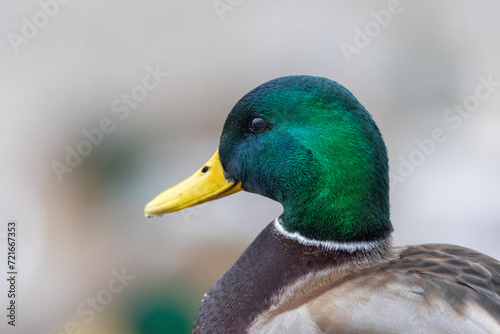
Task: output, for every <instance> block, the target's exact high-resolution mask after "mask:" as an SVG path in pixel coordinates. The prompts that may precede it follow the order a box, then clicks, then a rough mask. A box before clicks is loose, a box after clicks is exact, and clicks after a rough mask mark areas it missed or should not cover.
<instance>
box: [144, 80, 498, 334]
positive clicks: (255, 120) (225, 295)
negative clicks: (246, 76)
mask: <svg viewBox="0 0 500 334" xmlns="http://www.w3.org/2000/svg"><path fill="white" fill-rule="evenodd" d="M388 170H389V167H388V158H387V152H386V147H385V144H384V141H383V139H382V136H381V134H380V131H379V129H378V127H377V125H376V124H375V122H374V121H373V119H372V117H371V116H370V114H369V113H368V112H367V111H366V109H365V108H364V107H363V106H362V105H361V104H360V102H358V100H357V99H356V98H355V97H354V96H353V95H352V94H351V92H349V91H348V90H347V89H346V88H344V87H343V86H341V85H340V84H338V83H336V82H334V81H332V80H329V79H326V78H321V77H313V76H287V77H281V78H277V79H274V80H271V81H269V82H267V83H264V84H262V85H261V86H259V87H257V88H255V89H253V90H252V91H250V92H249V93H248V94H246V95H245V96H243V98H241V100H239V101H238V102H237V103H236V105H235V106H234V107H233V109H232V110H231V112H230V113H229V116H228V117H227V120H226V122H225V124H224V128H223V130H222V135H221V138H220V143H219V148H218V150H217V151H216V153H215V154H214V155H213V157H212V158H211V159H210V160H209V161H208V162H207V163H206V164H205V165H203V166H202V167H201V168H200V169H199V170H198V171H197V172H196V173H195V174H194V175H192V176H191V177H190V178H188V179H187V180H185V181H184V182H182V183H180V184H178V185H176V186H174V187H173V188H170V189H168V190H166V191H165V192H163V193H161V194H160V195H158V196H157V197H156V198H155V199H153V200H152V201H151V202H150V203H149V204H147V206H146V208H145V214H146V216H156V215H163V214H165V213H170V212H174V211H178V210H182V209H185V208H188V207H191V206H193V205H197V204H200V203H204V202H207V201H212V200H214V199H218V198H222V197H224V196H228V195H231V194H234V193H236V192H238V191H240V190H245V191H249V192H252V193H256V194H260V195H262V196H265V197H268V198H270V199H272V200H275V201H278V202H279V203H281V204H282V206H283V213H282V214H281V215H280V216H279V217H278V218H276V219H275V220H274V221H272V222H271V223H270V224H269V225H268V226H267V227H266V228H265V229H264V230H263V231H262V232H261V233H260V234H259V235H258V236H257V238H256V239H255V241H253V243H252V244H251V245H250V246H249V247H248V248H247V249H246V250H245V252H244V253H243V254H242V255H241V257H240V258H239V259H238V260H237V261H236V263H235V264H234V265H233V266H232V267H231V268H230V269H229V270H228V271H227V272H226V273H225V274H224V275H223V276H222V277H221V278H220V279H219V280H218V281H217V282H216V283H215V285H214V286H213V287H212V289H211V290H210V291H209V292H208V293H207V294H206V295H205V297H204V299H203V301H202V304H201V308H200V310H199V313H198V315H197V317H196V320H195V323H194V328H193V333H308V334H309V333H500V262H498V261H497V260H495V259H493V258H491V257H488V256H486V255H484V254H481V253H478V252H476V251H473V250H471V249H467V248H463V247H459V246H454V245H446V244H425V245H418V246H404V247H394V246H393V243H392V238H391V234H392V231H393V227H392V224H391V221H390V218H389V176H388V175H389V174H388Z"/></svg>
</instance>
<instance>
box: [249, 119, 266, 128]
mask: <svg viewBox="0 0 500 334" xmlns="http://www.w3.org/2000/svg"><path fill="white" fill-rule="evenodd" d="M266 125H267V122H266V121H265V120H264V119H263V118H260V117H256V118H253V119H252V120H250V124H249V125H248V128H249V129H250V131H252V132H262V131H264V129H265V128H266Z"/></svg>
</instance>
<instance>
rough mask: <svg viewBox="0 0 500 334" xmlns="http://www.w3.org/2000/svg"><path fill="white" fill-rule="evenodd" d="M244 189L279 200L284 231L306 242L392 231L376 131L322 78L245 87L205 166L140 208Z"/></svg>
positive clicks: (156, 211) (176, 205)
mask: <svg viewBox="0 0 500 334" xmlns="http://www.w3.org/2000/svg"><path fill="white" fill-rule="evenodd" d="M242 189H243V190H245V191H249V192H252V193H256V194H260V195H263V196H266V197H268V198H271V199H273V200H275V201H278V202H280V203H281V204H282V205H283V214H282V215H281V216H280V223H281V224H282V226H283V228H284V229H285V230H286V231H288V232H290V233H298V234H300V235H301V236H303V237H305V238H309V239H312V240H325V241H336V242H354V241H373V240H380V239H384V238H385V237H387V236H388V234H390V232H392V225H391V223H390V219H389V174H388V160H387V151H386V147H385V144H384V141H383V139H382V136H381V134H380V131H379V129H378V128H377V126H376V124H375V122H374V121H373V119H372V118H371V116H370V114H369V113H368V112H367V111H366V110H365V108H364V107H363V106H362V105H361V104H360V103H359V102H358V100H357V99H356V98H355V97H354V96H353V95H352V94H351V93H350V92H349V91H348V90H347V89H346V88H344V87H343V86H342V85H340V84H338V83H336V82H334V81H332V80H329V79H326V78H321V77H313V76H287V77H281V78H277V79H274V80H271V81H269V82H267V83H264V84H262V85H261V86H259V87H257V88H255V89H254V90H252V91H250V92H249V93H248V94H246V95H245V96H244V97H243V98H241V100H239V101H238V103H237V104H236V105H235V106H234V107H233V109H232V110H231V112H230V113H229V116H228V117H227V119H226V122H225V124H224V128H223V131H222V135H221V138H220V144H219V149H218V150H217V152H216V153H215V154H214V156H213V157H212V158H211V159H210V160H209V162H207V164H205V165H204V166H203V167H202V168H200V170H198V171H197V172H196V173H195V174H194V175H193V176H191V177H190V178H189V179H187V180H186V181H184V182H182V183H181V184H179V185H177V186H175V187H173V188H170V189H169V190H167V191H165V192H163V193H162V194H160V195H159V196H158V197H156V198H155V199H154V200H153V201H151V202H150V203H149V204H148V205H147V206H146V209H145V213H146V215H150V216H151V215H160V214H164V213H168V212H173V211H178V210H181V209H184V208H187V207H190V206H193V205H196V204H200V203H204V202H206V201H209V200H214V199H218V198H221V197H224V196H227V195H230V194H233V193H235V192H237V191H239V190H242Z"/></svg>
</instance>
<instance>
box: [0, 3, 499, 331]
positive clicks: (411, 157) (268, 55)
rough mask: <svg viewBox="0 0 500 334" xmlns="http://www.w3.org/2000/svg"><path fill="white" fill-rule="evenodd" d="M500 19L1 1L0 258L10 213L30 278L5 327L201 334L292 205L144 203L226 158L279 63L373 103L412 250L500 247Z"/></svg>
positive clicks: (392, 8) (399, 231) (413, 8)
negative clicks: (244, 258)
mask: <svg viewBox="0 0 500 334" xmlns="http://www.w3.org/2000/svg"><path fill="white" fill-rule="evenodd" d="M44 13H45V14H44ZM387 13H389V15H385V14H387ZM499 17H500V2H498V1H495V0H474V1H472V0H470V1H452V0H442V1H439V2H436V1H413V2H412V1H409V0H401V1H400V2H397V1H373V0H363V1H361V0H360V1H347V0H346V1H331V0H328V1H326V0H325V1H294V0H292V1H291V0H287V1H285V0H279V1H273V2H270V1H266V2H265V1H257V2H256V1H245V0H243V1H242V0H217V1H212V0H207V1H195V2H191V1H131V0H121V1H116V0H110V1H105V2H104V1H95V0H94V1H93V0H89V1H81V0H80V1H78V0H73V1H69V2H67V3H66V1H62V0H61V1H60V2H57V1H55V0H53V1H49V0H42V1H41V2H37V1H7V0H4V1H2V2H1V3H0V29H1V30H0V36H2V38H1V39H0V50H1V53H0V57H1V58H0V108H1V109H0V114H1V122H0V126H1V129H0V156H1V164H0V190H1V191H0V199H1V205H0V228H1V229H2V230H0V238H1V237H2V234H3V240H2V239H0V248H1V249H2V254H1V255H0V256H3V257H5V252H6V250H5V248H6V242H5V233H6V225H7V222H8V221H9V220H11V219H14V220H16V221H17V223H18V263H17V265H18V270H19V277H18V287H17V290H18V291H17V292H18V297H17V307H18V309H17V316H18V318H17V323H16V325H17V326H16V327H15V328H13V327H11V326H8V325H7V323H6V317H5V314H4V313H6V311H0V319H2V320H0V321H1V322H0V332H1V333H47V334H48V333H53V334H55V333H159V332H164V333H187V332H190V326H191V323H192V321H193V318H194V316H195V314H196V311H197V308H198V307H199V304H200V300H201V298H202V297H203V294H204V293H205V292H206V291H207V290H208V289H209V288H210V287H211V286H212V284H213V283H214V282H215V280H216V279H217V278H218V277H219V276H220V275H222V273H223V272H224V271H225V270H227V269H228V268H229V267H230V265H231V264H232V263H233V262H234V261H235V260H236V259H237V258H238V256H239V255H240V254H241V252H242V251H243V250H244V249H245V248H246V247H247V246H248V245H249V243H250V242H251V241H252V240H253V239H254V238H255V237H256V235H257V234H258V233H259V231H260V230H261V229H263V227H264V226H265V225H266V224H267V223H268V222H270V221H271V220H273V219H274V218H275V217H276V216H277V215H279V214H280V212H281V207H280V205H279V204H277V203H274V202H272V201H270V200H268V199H265V198H262V197H259V196H256V195H253V194H247V193H239V194H237V195H235V196H232V197H229V198H226V199H223V200H219V201H216V202H213V203H209V204H206V205H203V206H201V207H196V208H193V209H189V210H186V211H184V212H180V213H174V214H170V215H168V216H164V217H162V218H156V219H145V218H144V216H143V208H144V205H145V204H146V203H147V202H148V201H149V200H151V199H152V198H153V197H154V196H156V195H157V194H159V193H160V192H161V191H163V190H164V189H166V188H168V187H170V186H172V185H174V184H176V183H177V182H179V181H181V180H183V179H184V178H186V177H188V176H189V175H191V173H192V172H194V171H195V170H196V169H198V168H199V167H200V166H201V165H202V164H203V163H204V162H205V161H206V160H207V159H208V158H209V157H210V156H211V155H212V154H213V152H214V151H215V149H216V148H217V145H218V140H219V134H220V131H221V129H222V125H223V123H224V120H225V117H226V115H227V114H228V112H229V111H230V109H231V108H232V106H233V105H234V104H235V103H236V102H237V100H238V99H239V98H240V97H242V96H243V95H244V94H245V93H247V92H248V91H249V90H251V89H252V88H254V87H256V86H257V85H259V84H261V83H263V82H266V81H268V80H270V79H273V78H276V77H279V76H284V75H291V74H310V75H317V76H324V77H328V78H331V79H333V80H336V81H338V82H339V83H341V84H343V85H344V86H346V87H347V88H348V89H349V90H351V91H352V92H353V94H354V95H355V96H356V97H357V98H358V99H359V100H360V101H361V103H362V104H363V105H364V106H365V107H366V108H367V109H368V110H369V111H370V112H371V113H372V115H373V117H374V119H375V120H376V121H377V123H378V125H379V127H380V128H381V131H382V132H383V135H384V138H385V140H386V143H387V146H388V149H389V154H390V160H391V170H392V176H393V179H392V187H393V189H392V200H391V203H392V222H393V224H394V227H395V233H394V239H395V241H396V243H397V244H418V243H429V242H441V243H453V244H459V245H463V246H466V247H470V248H474V249H476V250H479V251H481V252H484V253H486V254H488V255H491V256H493V257H496V258H500V244H499V236H500V205H499V204H500V189H499V185H500V173H499V169H500V87H499V86H498V85H499V84H498V83H499V82H500V20H499V19H498V18H499ZM30 25H31V26H30ZM23 34H24V35H23ZM26 36H28V37H26ZM346 50H348V51H346ZM151 72H153V73H155V72H156V79H155V76H152V75H151V74H150V73H151ZM166 73H168V75H167V74H166ZM148 75H149V77H148ZM488 81H490V84H488V85H485V84H484V83H485V82H488ZM495 83H496V85H495ZM477 92H479V93H480V95H479V97H480V98H479V97H478V95H477V94H478V93H477ZM126 96H131V99H132V100H130V101H129V102H126V101H125V100H124V99H126V98H127V97H126ZM127 103H129V104H127ZM464 103H466V104H467V106H468V108H469V109H470V110H471V111H468V110H466V109H462V112H461V113H460V112H457V110H458V109H457V108H460V106H459V105H461V104H464ZM457 106H458V107H457ZM454 108H455V109H454ZM100 127H101V128H102V129H105V130H106V131H107V132H103V131H102V129H101V128H100ZM95 129H100V130H99V131H100V133H101V135H99V134H97V132H96V131H97V130H95ZM436 131H437V133H438V134H440V135H439V136H438V139H439V140H438V141H436V140H435V138H433V134H436ZM85 133H87V134H89V133H90V134H94V137H92V138H93V140H94V142H95V143H96V144H91V145H90V147H89V146H88V144H85V143H84V141H85V140H87V138H86V136H85ZM430 141H432V142H430ZM77 149H80V150H83V152H84V153H85V154H86V156H82V157H81V161H78V160H77V159H76V158H72V159H73V160H72V163H73V165H74V167H71V168H70V167H69V166H68V163H67V162H66V159H67V155H68V152H69V150H77ZM63 164H64V165H65V166H66V167H65V168H66V169H63V171H64V172H61V169H59V176H58V172H56V170H55V169H54V168H55V167H54V166H59V168H61V167H60V166H61V165H63ZM69 169H71V172H69ZM2 259H3V258H2ZM0 269H1V271H0V282H1V283H0V284H1V285H0V303H1V305H0V306H1V307H0V310H5V307H6V305H7V297H6V288H7V286H6V281H5V276H6V274H5V273H6V268H5V265H4V263H0Z"/></svg>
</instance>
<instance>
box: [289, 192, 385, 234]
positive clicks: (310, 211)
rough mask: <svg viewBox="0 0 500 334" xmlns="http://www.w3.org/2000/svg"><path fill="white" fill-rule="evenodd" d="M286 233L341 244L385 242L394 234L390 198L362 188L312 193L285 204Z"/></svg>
mask: <svg viewBox="0 0 500 334" xmlns="http://www.w3.org/2000/svg"><path fill="white" fill-rule="evenodd" d="M283 208H284V211H283V214H282V215H281V217H280V221H281V223H282V226H283V228H284V230H285V231H286V232H289V233H291V234H297V235H300V236H302V237H304V238H307V239H311V240H318V241H331V242H339V243H349V242H372V241H377V240H383V239H385V238H387V236H389V234H390V233H391V232H392V231H393V228H392V224H391V222H390V218H389V203H388V198H387V197H386V196H384V193H380V194H377V193H372V194H370V193H369V192H367V191H366V190H365V189H362V188H355V187H352V188H350V189H349V188H345V187H344V188H343V189H341V190H339V191H330V192H328V191H324V188H323V189H321V190H318V191H316V192H309V194H308V195H307V196H298V197H297V198H294V199H293V201H290V202H289V203H283Z"/></svg>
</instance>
